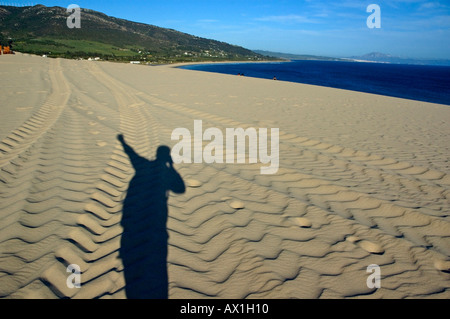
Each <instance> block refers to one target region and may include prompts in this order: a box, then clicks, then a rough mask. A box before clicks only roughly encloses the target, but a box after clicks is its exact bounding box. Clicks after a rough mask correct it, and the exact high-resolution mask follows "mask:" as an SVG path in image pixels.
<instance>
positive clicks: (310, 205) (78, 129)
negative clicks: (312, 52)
mask: <svg viewBox="0 0 450 319" xmlns="http://www.w3.org/2000/svg"><path fill="white" fill-rule="evenodd" d="M0 76H1V77H2V79H3V80H2V84H1V87H0V92H1V97H2V99H1V101H0V104H1V106H0V115H1V116H0V141H1V142H0V297H1V298H127V297H128V298H136V297H143V298H166V297H168V298H238V299H240V298H277V299H278V298H446V299H448V298H450V224H449V222H450V219H449V213H450V175H449V172H450V166H449V155H450V149H449V148H450V143H449V140H450V108H449V107H448V106H445V105H438V104H430V103H424V102H417V101H410V100H404V99H398V98H391V97H384V96H378V95H372V94H365V93H358V92H350V91H345V90H338V89H332V88H323V87H317V86H310V85H303V84H298V83H289V82H283V81H271V80H263V79H255V78H248V77H238V76H233V75H221V74H212V73H204V72H198V71H189V70H182V69H176V68H173V67H171V66H159V67H147V66H142V65H130V64H117V63H108V62H97V61H96V62H93V61H72V60H63V59H45V58H42V57H37V56H30V55H23V54H16V55H14V56H0ZM387 80H388V79H387ZM194 120H202V121H203V129H206V128H209V127H215V128H219V129H220V130H222V131H223V132H225V129H226V128H239V127H242V128H249V127H254V128H279V131H280V136H279V138H280V146H279V157H280V167H279V170H278V172H277V173H276V174H273V175H262V174H261V173H260V167H261V163H256V164H248V163H247V164H231V163H228V164H226V163H225V164H217V163H213V164H206V163H197V164H194V163H193V164H188V163H181V164H174V165H173V168H167V167H166V168H164V169H163V168H161V166H159V165H160V164H159V162H158V159H161V158H162V156H160V157H157V156H156V154H157V149H158V148H159V147H160V146H168V147H171V148H172V147H173V146H174V145H175V144H176V143H177V141H172V140H171V133H172V131H173V130H174V129H176V128H187V129H189V130H190V131H191V132H192V131H193V124H194ZM119 134H123V137H124V141H123V142H121V141H119V139H118V135H119ZM206 144H207V143H206ZM183 184H184V185H183ZM168 189H172V191H170V192H169V197H168V199H166V195H165V194H167V192H168V191H167V190H168ZM373 264H375V265H378V266H379V267H380V268H379V269H380V284H381V287H380V288H377V287H373V288H370V287H369V286H370V285H368V284H367V282H368V279H370V278H369V277H370V276H371V275H372V273H371V272H368V271H367V268H368V266H369V265H373ZM69 265H78V266H79V268H80V270H81V275H80V276H79V277H70V276H72V275H73V274H71V273H69V272H68V271H67V267H68V266H69ZM374 274H375V273H374ZM74 275H76V274H74ZM73 278H80V284H81V288H70V287H69V286H70V285H68V280H69V281H70V282H72V283H76V280H75V279H74V280H72V279H73Z"/></svg>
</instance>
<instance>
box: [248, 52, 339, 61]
mask: <svg viewBox="0 0 450 319" xmlns="http://www.w3.org/2000/svg"><path fill="white" fill-rule="evenodd" d="M254 52H256V53H259V54H261V55H264V56H270V57H274V58H278V59H285V60H316V61H348V59H342V58H333V57H326V56H319V55H304V54H291V53H282V52H272V51H264V50H254Z"/></svg>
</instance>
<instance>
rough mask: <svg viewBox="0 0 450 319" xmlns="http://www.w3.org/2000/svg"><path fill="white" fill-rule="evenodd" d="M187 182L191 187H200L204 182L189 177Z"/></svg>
mask: <svg viewBox="0 0 450 319" xmlns="http://www.w3.org/2000/svg"><path fill="white" fill-rule="evenodd" d="M185 183H186V186H187V187H191V188H198V187H200V186H202V183H201V182H200V181H198V180H196V179H187V180H186V182H185Z"/></svg>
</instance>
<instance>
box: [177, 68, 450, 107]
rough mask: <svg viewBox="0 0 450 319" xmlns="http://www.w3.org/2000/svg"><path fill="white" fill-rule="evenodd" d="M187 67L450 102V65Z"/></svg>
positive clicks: (448, 103) (435, 101)
mask: <svg viewBox="0 0 450 319" xmlns="http://www.w3.org/2000/svg"><path fill="white" fill-rule="evenodd" d="M182 68H184V69H191V70H199V71H206V72H216V73H225V74H234V75H237V74H239V73H240V74H244V75H245V76H250V77H257V78H264V79H273V78H274V77H276V78H277V79H278V80H281V81H290V82H298V83H305V84H313V85H320V86H327V87H333V88H339V89H346V90H353V91H360V92H367V93H374V94H381V95H387V96H394V97H400V98H406V99H412V100H418V101H425V102H432V103H441V104H446V105H450V66H431V65H430V66H428V65H403V64H384V63H361V62H335V61H304V60H302V61H299V60H298V61H292V62H275V63H223V64H199V65H188V66H183V67H182Z"/></svg>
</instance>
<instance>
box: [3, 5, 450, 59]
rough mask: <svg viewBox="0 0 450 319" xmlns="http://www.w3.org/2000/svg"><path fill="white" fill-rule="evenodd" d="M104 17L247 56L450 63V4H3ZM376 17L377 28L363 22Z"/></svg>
mask: <svg viewBox="0 0 450 319" xmlns="http://www.w3.org/2000/svg"><path fill="white" fill-rule="evenodd" d="M2 2H3V4H10V5H11V4H38V3H40V4H44V5H46V6H54V5H58V6H62V7H67V6H68V5H69V4H72V3H74V4H78V5H79V6H81V7H82V8H88V9H93V10H96V11H101V12H103V13H105V14H108V15H111V16H114V17H118V18H123V19H127V20H132V21H137V22H143V23H148V24H153V25H156V26H160V27H165V28H172V29H175V30H178V31H182V32H186V33H189V34H193V35H196V36H200V37H205V38H210V39H216V40H220V41H225V42H228V43H232V44H236V45H240V46H243V47H246V48H249V49H253V50H256V49H262V50H270V51H278V52H286V53H297V54H313V55H326V56H337V57H344V56H353V55H361V54H365V53H369V52H374V51H376V52H383V53H389V54H392V55H397V56H402V57H413V58H438V59H439V58H441V59H450V1H449V0H445V1H444V0H440V1H424V0H390V1H379V0H369V1H365V0H342V1H336V0H334V1H328V0H327V1H320V0H240V1H236V0H158V1H154V0H133V1H124V0H122V1H117V0H108V1H106V0H97V1H96V0H94V1H85V0H71V1H51V0H49V1H47V0H41V1H39V2H33V1H27V0H25V1H17V0H16V1H14V0H12V1H3V0H0V3H2ZM369 4H378V5H379V6H380V9H381V28H379V29H376V28H375V29H370V28H368V27H367V24H366V21H367V18H368V17H369V15H370V14H371V13H368V12H366V8H367V6H368V5H369Z"/></svg>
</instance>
